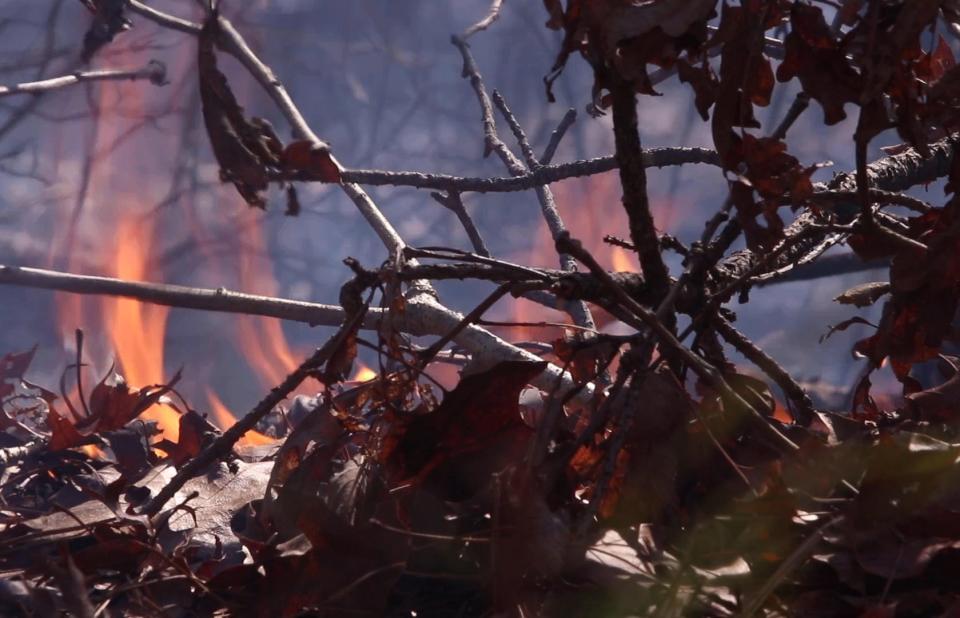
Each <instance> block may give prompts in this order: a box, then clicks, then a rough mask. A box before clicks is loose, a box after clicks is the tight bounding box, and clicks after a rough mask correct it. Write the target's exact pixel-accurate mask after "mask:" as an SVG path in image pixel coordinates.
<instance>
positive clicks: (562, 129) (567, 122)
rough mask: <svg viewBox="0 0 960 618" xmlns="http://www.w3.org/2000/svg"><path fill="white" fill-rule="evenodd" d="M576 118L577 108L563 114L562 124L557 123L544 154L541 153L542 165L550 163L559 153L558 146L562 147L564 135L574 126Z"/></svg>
mask: <svg viewBox="0 0 960 618" xmlns="http://www.w3.org/2000/svg"><path fill="white" fill-rule="evenodd" d="M576 120H577V110H575V109H573V108H572V107H571V108H570V109H568V110H567V113H566V114H564V115H563V118H561V119H560V124H558V125H557V128H556V129H554V130H553V133H551V134H550V141H549V142H547V147H546V148H544V149H543V154H542V155H540V164H541V165H550V162H551V161H553V157H554V155H556V154H557V148H559V147H560V142H561V141H562V140H563V136H564V135H566V134H567V130H569V129H570V127H572V126H573V123H574V122H576Z"/></svg>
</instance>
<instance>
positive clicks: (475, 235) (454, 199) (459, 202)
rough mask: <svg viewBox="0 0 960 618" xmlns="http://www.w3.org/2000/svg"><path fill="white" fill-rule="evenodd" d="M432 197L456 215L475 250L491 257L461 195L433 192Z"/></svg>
mask: <svg viewBox="0 0 960 618" xmlns="http://www.w3.org/2000/svg"><path fill="white" fill-rule="evenodd" d="M430 197H432V198H433V199H434V200H435V201H436V202H437V203H438V204H440V205H441V206H443V207H444V208H446V209H447V210H449V211H450V212H452V213H453V214H454V215H456V217H457V219H458V220H459V221H460V225H462V226H463V230H464V231H465V232H466V233H467V238H469V239H470V244H471V245H473V250H474V251H476V252H477V253H479V254H480V255H483V256H486V257H490V250H489V249H488V248H487V244H486V243H485V242H483V236H482V235H481V234H480V230H479V229H478V228H477V224H476V223H475V222H474V220H473V217H471V216H470V213H468V212H467V207H466V206H465V205H464V204H463V198H462V197H461V196H460V194H459V193H457V192H456V191H450V192H448V193H446V194H443V193H439V192H437V191H433V192H431V193H430Z"/></svg>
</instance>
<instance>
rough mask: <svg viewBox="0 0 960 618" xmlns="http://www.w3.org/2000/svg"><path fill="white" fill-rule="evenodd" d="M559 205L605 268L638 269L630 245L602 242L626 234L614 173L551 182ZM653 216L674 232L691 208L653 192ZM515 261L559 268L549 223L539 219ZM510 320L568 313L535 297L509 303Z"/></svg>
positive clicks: (522, 330) (527, 332) (523, 330)
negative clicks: (532, 237) (530, 240)
mask: <svg viewBox="0 0 960 618" xmlns="http://www.w3.org/2000/svg"><path fill="white" fill-rule="evenodd" d="M552 188H553V191H554V198H555V201H556V203H557V208H558V209H559V210H560V214H561V216H562V217H563V220H564V223H565V225H566V227H567V229H568V230H570V231H571V233H572V234H573V235H574V236H575V237H576V238H577V239H578V240H580V241H581V242H583V245H584V247H585V248H586V249H587V250H588V251H589V252H590V253H591V254H592V255H593V256H594V257H595V258H596V259H597V261H599V262H600V264H601V265H603V266H604V267H606V268H612V269H613V270H615V271H623V272H640V265H639V262H638V260H637V257H636V255H634V254H633V253H632V252H631V251H629V250H628V249H624V248H623V247H620V246H617V245H611V244H609V243H606V242H604V241H603V237H604V236H606V235H608V234H609V235H613V236H616V237H620V238H627V237H628V233H627V230H628V229H629V226H628V223H627V216H626V213H625V212H624V210H623V205H622V203H621V194H622V190H621V187H620V182H619V178H618V176H617V174H616V172H611V173H607V174H601V175H598V176H590V177H586V178H582V179H576V180H568V181H565V182H561V183H557V184H555V185H553V187H552ZM651 207H652V210H653V215H654V220H655V221H656V225H657V228H658V230H659V231H660V232H670V231H674V228H676V227H677V225H678V223H680V221H681V220H682V218H683V214H684V210H685V209H686V208H687V207H686V206H685V205H683V204H679V203H677V202H668V201H667V200H664V199H659V200H658V199H657V198H656V196H651ZM514 260H515V261H518V262H521V263H524V264H530V265H533V266H539V267H546V268H557V252H556V249H555V247H554V242H553V238H552V237H551V235H550V232H549V230H548V229H547V227H546V225H545V224H542V223H541V224H539V227H538V228H537V237H536V241H535V242H534V244H533V247H532V248H531V250H530V252H529V253H528V254H526V255H522V256H516V257H514ZM594 317H595V318H596V321H597V326H598V328H603V327H604V326H605V324H606V323H607V322H608V321H609V320H610V319H611V318H610V316H608V315H606V314H604V313H603V312H602V311H598V310H594ZM509 320H511V321H514V322H541V321H546V322H567V321H569V316H567V315H566V314H563V313H559V312H556V311H553V310H551V309H547V308H545V307H543V306H541V305H538V304H536V303H533V302H529V301H524V300H518V301H514V302H512V303H511V315H510V317H509ZM560 334H561V332H560V329H556V330H554V331H550V330H549V329H544V328H529V327H513V328H510V329H509V330H508V331H507V333H505V335H507V336H509V338H511V339H513V340H517V339H535V340H538V341H549V340H551V339H555V338H557V337H559V336H560Z"/></svg>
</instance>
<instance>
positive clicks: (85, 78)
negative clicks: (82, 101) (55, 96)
mask: <svg viewBox="0 0 960 618" xmlns="http://www.w3.org/2000/svg"><path fill="white" fill-rule="evenodd" d="M166 77H167V68H166V67H165V66H164V65H163V63H162V62H159V61H157V60H151V61H150V62H149V63H147V66H145V67H143V68H140V69H102V70H99V71H77V72H76V73H70V74H69V75H61V76H59V77H51V78H49V79H42V80H40V81H35V82H24V83H22V84H15V85H13V86H0V97H7V96H13V95H17V94H33V95H36V94H40V93H43V92H49V91H51V90H58V89H60V88H65V87H67V86H75V85H77V84H82V83H84V82H106V81H128V80H129V81H135V80H138V79H145V80H148V81H149V82H150V83H151V84H154V85H156V86H163V85H164V84H166V83H167V80H166Z"/></svg>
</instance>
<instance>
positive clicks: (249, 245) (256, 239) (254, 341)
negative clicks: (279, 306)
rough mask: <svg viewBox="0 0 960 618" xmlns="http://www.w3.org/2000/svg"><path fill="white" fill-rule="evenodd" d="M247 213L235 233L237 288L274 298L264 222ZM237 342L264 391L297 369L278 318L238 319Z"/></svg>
mask: <svg viewBox="0 0 960 618" xmlns="http://www.w3.org/2000/svg"><path fill="white" fill-rule="evenodd" d="M256 214H257V213H254V212H248V213H247V215H246V216H245V217H244V220H245V221H244V223H241V224H240V226H241V229H239V230H237V234H238V236H239V239H238V240H239V242H238V243H237V245H238V247H239V252H238V256H237V258H238V260H237V261H238V264H239V279H240V286H241V288H242V289H243V290H244V291H246V292H253V293H256V294H264V295H267V296H276V295H277V292H278V286H277V281H276V279H275V278H274V276H273V272H271V269H270V267H269V265H266V264H265V261H264V259H263V257H264V256H266V255H267V251H268V249H267V247H266V242H264V238H263V229H262V228H263V223H262V221H259V220H258V219H257V218H256ZM237 340H238V342H239V345H240V348H241V351H242V352H243V356H244V359H245V360H246V362H247V363H248V364H249V365H250V367H251V368H252V369H253V370H254V372H255V373H256V374H257V377H258V378H260V381H261V383H262V384H263V386H264V387H266V388H273V387H274V386H276V385H277V384H279V383H280V382H282V381H283V380H284V378H286V377H287V375H288V374H289V373H290V372H291V371H293V370H294V369H296V368H297V366H298V365H299V364H300V360H298V358H297V354H295V353H294V352H293V350H291V349H290V345H289V344H288V343H287V338H286V336H285V335H284V333H283V328H282V327H281V324H280V320H278V319H277V318H267V317H262V316H258V317H253V316H240V317H239V318H238V320H237Z"/></svg>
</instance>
